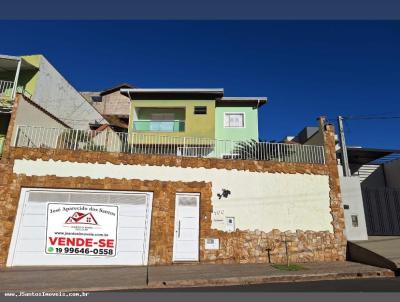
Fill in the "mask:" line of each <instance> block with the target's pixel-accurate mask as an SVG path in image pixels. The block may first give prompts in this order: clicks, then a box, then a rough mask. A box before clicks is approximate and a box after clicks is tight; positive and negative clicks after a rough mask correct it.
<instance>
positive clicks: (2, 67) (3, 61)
mask: <svg viewBox="0 0 400 302" xmlns="http://www.w3.org/2000/svg"><path fill="white" fill-rule="evenodd" d="M19 61H21V70H37V69H38V68H37V67H36V66H34V65H32V64H31V63H29V62H28V61H26V60H25V59H24V58H22V57H16V56H8V55H2V54H0V72H8V71H13V72H15V70H16V69H17V66H18V62H19Z"/></svg>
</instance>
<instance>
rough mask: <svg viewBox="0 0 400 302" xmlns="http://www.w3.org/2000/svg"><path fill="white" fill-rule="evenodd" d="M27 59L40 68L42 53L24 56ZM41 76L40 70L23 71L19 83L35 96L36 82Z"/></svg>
mask: <svg viewBox="0 0 400 302" xmlns="http://www.w3.org/2000/svg"><path fill="white" fill-rule="evenodd" d="M22 58H23V59H24V60H25V61H27V62H28V63H30V64H32V65H33V66H35V67H37V68H39V67H40V61H41V59H42V55H32V56H23V57H22ZM38 78H39V70H26V71H23V72H21V74H20V77H19V81H18V85H21V86H23V87H24V89H25V90H26V91H27V92H28V93H29V94H30V95H31V96H33V95H34V93H35V89H36V82H37V80H38Z"/></svg>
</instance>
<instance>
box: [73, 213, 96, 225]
mask: <svg viewBox="0 0 400 302" xmlns="http://www.w3.org/2000/svg"><path fill="white" fill-rule="evenodd" d="M65 224H94V225H97V221H96V219H95V218H94V216H93V214H92V213H86V214H84V213H80V212H75V213H74V214H73V215H72V216H70V217H68V219H67V220H66V221H65Z"/></svg>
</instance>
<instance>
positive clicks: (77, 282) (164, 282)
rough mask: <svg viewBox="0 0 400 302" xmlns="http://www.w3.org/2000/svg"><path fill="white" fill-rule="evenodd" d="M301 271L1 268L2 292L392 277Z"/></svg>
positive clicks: (347, 270)
mask: <svg viewBox="0 0 400 302" xmlns="http://www.w3.org/2000/svg"><path fill="white" fill-rule="evenodd" d="M303 267H304V269H303V270H299V271H282V270H278V269H276V268H274V267H272V266H271V265H268V264H226V265H222V264H221V265H219V264H196V265H191V264H187V265H184V264H180V265H171V266H154V267H149V270H148V283H147V282H146V278H147V269H146V267H70V268H62V269H61V268H55V267H53V268H33V267H31V268H13V269H3V270H1V271H0V291H1V292H17V291H18V292H19V291H105V290H110V291H112V290H114V291H115V290H130V289H151V288H171V287H197V286H203V287H204V286H224V285H243V284H262V283H272V282H303V281H319V280H341V279H359V278H379V277H381V278H385V277H386V278H387V277H394V273H393V272H392V271H391V270H388V269H384V268H377V267H373V266H368V265H363V264H358V263H353V262H329V263H309V264H304V265H303Z"/></svg>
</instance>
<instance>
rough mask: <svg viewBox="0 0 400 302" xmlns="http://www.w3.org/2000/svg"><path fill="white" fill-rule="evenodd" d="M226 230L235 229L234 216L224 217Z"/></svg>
mask: <svg viewBox="0 0 400 302" xmlns="http://www.w3.org/2000/svg"><path fill="white" fill-rule="evenodd" d="M226 230H227V231H228V232H234V231H235V217H226Z"/></svg>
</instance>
